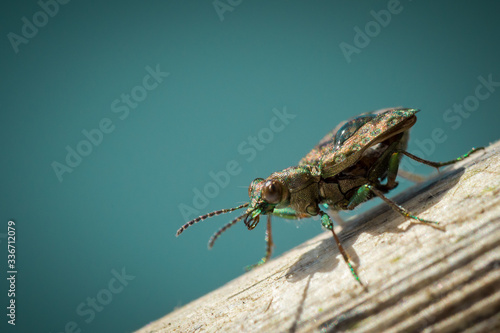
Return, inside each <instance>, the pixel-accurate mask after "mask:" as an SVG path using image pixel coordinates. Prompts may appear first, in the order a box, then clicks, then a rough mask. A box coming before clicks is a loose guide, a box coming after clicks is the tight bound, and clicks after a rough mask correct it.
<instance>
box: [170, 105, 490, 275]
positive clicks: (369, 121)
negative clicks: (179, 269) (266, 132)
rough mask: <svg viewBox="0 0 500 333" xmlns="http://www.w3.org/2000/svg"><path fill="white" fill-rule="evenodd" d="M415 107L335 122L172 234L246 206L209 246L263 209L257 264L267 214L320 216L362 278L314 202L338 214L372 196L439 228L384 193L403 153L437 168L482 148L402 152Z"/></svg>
mask: <svg viewBox="0 0 500 333" xmlns="http://www.w3.org/2000/svg"><path fill="white" fill-rule="evenodd" d="M418 111H419V110H418V109H406V108H392V109H384V110H379V111H374V112H368V113H364V114H361V115H359V116H357V117H355V118H352V119H350V120H348V121H345V122H342V123H340V124H339V125H338V126H337V127H336V128H335V129H333V130H332V131H331V132H330V133H328V134H327V135H326V136H325V137H324V138H323V139H322V140H321V141H320V142H319V144H318V145H317V146H316V147H314V149H313V150H311V151H310V152H309V154H307V155H306V156H305V157H304V158H303V159H302V160H300V162H299V165H298V166H294V167H289V168H286V169H285V170H282V171H278V172H275V173H273V174H271V175H270V176H269V177H267V179H263V178H257V179H255V180H254V181H253V182H252V183H251V184H250V187H249V189H248V195H249V197H250V200H249V202H248V203H245V204H243V205H240V206H238V207H234V208H229V209H222V210H218V211H215V212H211V213H208V214H206V215H203V216H200V217H197V218H195V219H194V220H191V221H189V222H187V223H186V224H184V225H183V226H182V227H181V228H180V229H179V230H178V231H177V236H179V235H180V234H181V233H182V232H183V231H184V230H186V229H187V228H188V227H189V226H191V225H193V224H195V223H197V222H199V221H202V220H204V219H206V218H209V217H212V216H215V215H219V214H224V213H229V212H232V211H234V210H237V209H241V208H245V207H246V211H245V213H243V214H242V215H240V216H238V217H237V218H235V219H234V220H232V221H231V222H229V223H228V224H226V225H225V226H223V227H222V228H221V229H220V230H219V231H217V232H216V233H215V234H214V235H213V236H212V237H211V238H210V241H209V243H208V246H209V248H211V247H212V246H213V244H214V242H215V240H216V239H217V238H218V237H219V236H220V235H221V234H222V233H223V232H224V231H226V230H227V229H228V228H229V227H231V226H232V225H234V224H235V223H237V222H238V221H241V220H243V221H244V223H245V225H246V226H247V228H248V229H249V230H252V229H254V228H255V227H256V226H257V224H258V223H259V219H260V216H261V215H267V232H266V241H267V251H266V255H265V257H264V258H262V259H261V260H260V262H259V263H258V264H257V265H260V264H263V263H265V262H266V261H267V260H268V259H269V258H270V257H271V252H272V248H273V245H274V244H273V240H272V235H271V215H274V216H279V217H283V218H288V219H301V218H306V217H312V216H320V217H321V223H322V225H323V226H324V227H325V228H326V229H329V230H331V231H332V234H333V238H334V239H335V242H336V243H337V246H338V248H339V251H340V253H341V254H342V256H343V257H344V260H345V262H346V263H347V265H348V266H349V269H350V271H351V273H352V275H353V276H354V278H355V279H356V280H357V281H358V282H359V283H360V284H362V283H361V280H360V279H359V276H358V274H357V273H356V270H355V269H354V267H353V265H352V264H351V259H350V258H349V256H348V255H347V253H346V252H345V250H344V248H343V247H342V244H341V243H340V240H339V238H338V237H337V235H336V234H335V231H334V228H333V222H332V220H331V218H330V216H329V215H328V214H327V213H326V212H325V211H323V210H322V209H321V208H320V206H322V207H324V208H325V209H328V210H329V211H330V214H332V215H334V216H338V214H337V213H336V212H337V211H340V210H351V209H354V208H355V207H356V206H358V205H359V204H361V203H362V202H364V201H366V200H369V199H371V198H372V197H374V196H378V197H380V198H381V199H382V200H384V201H385V202H386V203H387V204H389V206H391V207H392V208H393V209H394V210H395V211H397V212H398V213H400V214H401V215H403V216H405V217H409V218H411V219H412V220H414V221H416V222H418V223H423V224H427V225H429V226H432V227H434V228H437V229H440V230H444V228H442V227H440V226H439V223H438V222H435V221H428V220H424V219H422V218H419V217H417V216H415V215H414V214H412V213H411V212H409V211H408V210H406V209H405V208H403V207H401V206H400V205H398V204H397V203H395V202H394V201H392V200H390V199H388V198H387V197H386V196H385V195H384V193H387V192H388V191H390V190H392V189H394V188H395V187H396V186H397V185H398V183H397V182H396V176H397V175H398V167H399V163H400V161H401V158H402V157H403V155H406V156H407V157H409V158H411V159H414V160H416V161H418V162H421V163H424V164H427V165H429V166H432V167H435V168H439V167H442V166H445V165H449V164H453V163H456V162H458V161H461V160H462V159H464V158H466V157H468V156H470V155H471V154H472V153H474V152H476V151H478V150H480V149H484V148H482V147H480V148H472V150H470V151H469V152H468V153H467V154H465V155H463V156H461V157H459V158H457V159H454V160H451V161H448V162H431V161H427V160H424V159H422V158H419V157H417V156H415V155H412V154H410V153H408V152H407V151H406V148H407V144H408V138H409V130H410V128H411V127H412V126H413V125H414V124H415V122H416V121H417V117H416V116H415V114H416V113H417V112H418ZM382 182H384V183H382Z"/></svg>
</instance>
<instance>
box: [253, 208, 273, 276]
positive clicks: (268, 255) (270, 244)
mask: <svg viewBox="0 0 500 333" xmlns="http://www.w3.org/2000/svg"><path fill="white" fill-rule="evenodd" d="M266 244H267V247H266V256H265V257H263V258H262V259H260V260H259V262H258V263H256V264H254V265H250V266H247V267H246V270H247V271H249V270H251V269H252V268H255V267H257V266H260V265H263V264H265V263H266V262H267V261H268V260H269V259H270V258H271V255H272V254H273V248H274V242H273V234H272V228H271V215H267V229H266Z"/></svg>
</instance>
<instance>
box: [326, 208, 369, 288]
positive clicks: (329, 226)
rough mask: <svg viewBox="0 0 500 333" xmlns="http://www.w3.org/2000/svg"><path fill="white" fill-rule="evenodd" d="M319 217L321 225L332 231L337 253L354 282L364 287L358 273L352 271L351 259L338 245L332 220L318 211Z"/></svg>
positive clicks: (340, 245)
mask: <svg viewBox="0 0 500 333" xmlns="http://www.w3.org/2000/svg"><path fill="white" fill-rule="evenodd" d="M319 215H320V216H321V224H322V225H323V226H324V227H325V228H327V229H329V230H331V231H332V234H333V238H334V239H335V243H337V247H338V248H339V251H340V253H341V254H342V257H343V258H344V261H345V262H346V264H347V266H348V267H349V270H350V271H351V274H352V275H353V276H354V278H355V279H356V281H358V282H359V284H360V285H361V286H362V287H364V285H363V283H362V282H361V280H360V278H359V276H358V273H357V272H356V269H354V266H353V265H352V264H351V262H352V261H351V258H349V255H348V254H347V252H346V251H345V250H344V247H343V246H342V243H340V239H339V237H338V236H337V234H336V233H335V231H334V228H333V222H332V219H331V218H330V216H328V214H327V213H325V212H323V211H321V210H320V211H319Z"/></svg>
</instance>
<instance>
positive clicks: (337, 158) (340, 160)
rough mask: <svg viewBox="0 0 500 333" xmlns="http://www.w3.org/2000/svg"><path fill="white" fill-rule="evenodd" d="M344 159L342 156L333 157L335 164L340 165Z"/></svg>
mask: <svg viewBox="0 0 500 333" xmlns="http://www.w3.org/2000/svg"><path fill="white" fill-rule="evenodd" d="M345 159H346V157H345V155H344V154H340V155H339V156H337V157H335V163H342V162H344V161H345Z"/></svg>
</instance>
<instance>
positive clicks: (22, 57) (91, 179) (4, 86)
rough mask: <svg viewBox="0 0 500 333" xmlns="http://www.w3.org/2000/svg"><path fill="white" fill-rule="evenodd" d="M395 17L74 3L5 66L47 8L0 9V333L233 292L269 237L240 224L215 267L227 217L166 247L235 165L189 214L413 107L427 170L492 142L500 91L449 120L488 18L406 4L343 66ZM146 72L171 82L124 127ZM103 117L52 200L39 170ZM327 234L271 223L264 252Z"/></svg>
mask: <svg viewBox="0 0 500 333" xmlns="http://www.w3.org/2000/svg"><path fill="white" fill-rule="evenodd" d="M42 1H43V0H42ZM224 3H226V1H224ZM232 3H233V4H236V3H238V1H233V2H232ZM387 6H388V2H387V1H376V2H375V1H364V2H348V1H342V2H330V1H315V2H306V1H275V2H269V1H242V2H241V4H239V5H236V6H231V9H232V11H227V12H225V13H224V14H223V18H224V20H223V21H221V19H220V17H219V16H218V14H217V12H216V10H215V9H214V5H213V3H212V1H182V2H173V1H147V2H140V1H105V2H100V1H85V2H84V1H70V2H69V3H67V4H65V5H60V6H59V11H58V13H57V14H55V15H54V17H49V19H48V22H47V24H46V25H45V26H43V27H40V28H39V31H38V33H37V34H36V36H34V37H33V38H30V39H28V43H27V44H20V45H19V52H18V53H16V52H15V51H14V48H13V47H12V45H11V43H10V41H9V38H8V37H7V34H8V33H9V32H13V33H16V34H18V35H21V29H22V26H23V24H24V23H23V21H22V18H23V17H27V18H28V20H29V21H31V22H32V20H33V19H32V17H33V15H34V14H35V13H36V12H38V11H40V10H41V7H40V6H39V4H37V2H36V1H11V0H10V1H6V2H4V3H3V5H2V7H3V8H2V10H1V13H0V22H1V29H2V41H1V43H0V48H1V50H0V51H1V59H2V60H1V64H0V66H1V80H0V98H1V99H0V106H1V116H0V117H1V118H0V126H1V130H0V135H1V138H0V142H1V151H0V153H1V157H2V159H1V165H2V166H1V173H0V182H1V183H0V188H1V191H0V208H1V209H0V248H1V250H0V305H1V306H0V308H2V309H4V310H1V311H0V318H2V319H1V320H0V331H2V332H63V331H64V329H65V326H66V325H67V323H68V322H75V323H76V325H77V327H78V329H79V330H81V331H82V332H128V331H132V330H135V329H138V328H140V327H142V326H143V325H145V324H147V323H148V322H150V321H153V320H155V319H157V318H159V317H161V316H163V315H165V314H166V313H168V312H170V311H172V310H173V309H174V308H175V307H179V306H182V305H184V304H187V303H188V302H189V301H191V300H193V299H195V298H198V297H200V296H202V295H204V294H205V293H207V292H209V291H211V290H213V289H215V288H217V287H219V286H221V285H223V284H224V283H226V282H228V281H229V280H231V279H233V278H235V277H237V276H239V275H241V274H242V273H243V272H244V270H243V267H244V266H246V265H248V264H252V263H255V262H256V261H257V260H258V259H259V258H261V256H262V255H263V254H264V250H265V243H264V229H265V228H264V224H261V225H259V226H258V227H257V228H256V229H255V230H254V231H252V232H249V231H247V230H246V228H245V227H244V225H243V224H241V225H236V226H234V227H233V228H232V229H231V230H229V231H228V232H227V233H226V234H224V235H223V237H222V238H221V239H220V240H219V241H218V242H217V244H216V245H215V247H214V249H213V250H211V251H208V250H207V247H206V244H207V241H208V238H209V237H210V236H211V234H212V233H213V232H214V231H216V230H217V229H218V228H219V227H220V226H222V225H223V224H225V223H226V222H227V221H229V220H230V219H231V218H232V217H233V216H235V215H234V214H232V215H230V216H228V215H226V216H219V217H216V218H213V219H210V220H206V221H204V222H203V223H199V224H197V225H196V226H194V227H192V228H191V229H189V230H187V231H186V232H185V233H184V234H183V235H182V236H181V237H179V238H176V237H175V232H176V230H177V229H178V228H179V227H180V226H181V225H182V224H183V223H184V222H186V219H185V218H184V216H183V215H182V214H181V211H180V208H179V207H180V205H182V204H185V205H190V206H193V202H192V201H193V197H194V192H193V190H194V189H199V190H203V187H204V186H205V185H206V184H207V183H210V182H212V179H211V177H210V175H209V172H210V171H213V172H218V171H220V170H223V169H225V168H226V164H227V163H228V161H231V160H236V161H237V162H238V163H239V166H240V168H241V171H240V172H239V173H238V174H237V175H235V176H231V178H230V183H229V184H228V185H227V186H226V187H224V188H221V189H220V190H219V191H218V194H217V195H216V196H215V197H214V198H211V199H209V202H208V204H206V205H205V207H202V208H200V209H198V210H199V213H200V214H201V213H206V212H209V211H213V210H217V209H220V208H229V207H233V206H236V205H238V204H240V203H242V202H245V200H246V199H247V198H248V197H247V187H248V185H249V184H250V182H251V181H252V180H253V179H254V178H256V177H267V176H268V175H269V174H270V173H272V172H274V171H277V170H281V169H283V168H285V167H288V166H291V165H295V164H296V163H297V161H298V160H299V159H300V158H301V157H302V156H303V155H305V154H306V153H307V152H308V151H309V150H310V149H311V148H312V147H313V146H314V145H315V144H316V143H317V142H318V141H319V139H320V138H321V137H322V136H323V135H324V134H326V133H327V132H328V131H329V130H331V129H332V128H333V127H334V126H335V125H336V124H337V123H339V122H340V121H342V120H344V119H346V118H349V117H352V116H354V115H356V114H359V113H362V112H365V111H369V110H374V109H379V108H384V107H390V106H398V105H402V106H407V107H417V108H420V109H422V112H421V113H419V120H418V122H417V124H416V125H415V127H414V128H413V130H412V140H414V141H412V142H411V144H410V151H413V152H417V151H418V150H420V151H421V152H422V149H421V147H419V146H418V145H417V144H416V142H417V141H415V140H420V141H419V142H425V140H427V142H428V140H429V139H428V138H430V137H431V135H432V134H431V133H432V131H433V130H434V129H436V128H441V129H442V130H443V132H444V134H445V135H446V138H447V139H446V140H444V142H441V143H436V145H435V149H431V151H430V152H429V153H428V154H423V157H426V158H428V159H431V160H437V161H441V160H448V159H452V158H455V157H457V156H458V155H461V154H463V153H465V152H466V151H467V150H468V149H469V148H470V147H472V146H480V145H488V144H489V143H490V142H492V141H495V140H497V139H499V131H498V124H499V121H500V117H499V106H500V89H498V88H497V89H498V90H497V91H494V92H493V93H491V95H490V96H489V97H488V98H487V99H485V100H482V101H480V103H479V106H478V108H477V109H476V110H475V111H473V112H470V115H468V118H466V119H465V118H463V117H460V118H458V119H462V120H463V121H462V122H461V124H460V125H459V126H458V128H456V129H454V128H452V125H457V124H458V123H455V120H454V121H446V120H445V119H444V118H443V116H444V115H446V114H447V113H446V110H447V109H449V108H452V106H453V104H455V103H457V104H461V103H463V102H464V99H465V98H466V97H467V96H470V95H474V93H475V89H476V87H477V85H478V84H479V81H478V79H477V78H478V77H479V76H483V77H484V78H488V75H492V79H493V81H495V82H500V68H499V61H498V59H500V46H499V43H498V41H499V40H500V26H499V25H498V13H499V12H500V8H499V7H500V5H499V4H498V2H495V1H482V2H478V3H474V4H473V3H472V2H467V1H440V2H432V1H401V2H400V7H398V8H402V11H401V12H400V13H399V14H396V15H392V17H391V21H390V22H389V24H387V26H386V27H381V29H380V32H379V33H378V34H377V35H376V36H374V37H372V38H370V42H369V44H368V45H367V46H366V47H364V48H360V52H359V53H355V54H352V56H351V62H348V61H347V60H346V58H345V57H344V55H343V53H342V50H341V48H340V47H339V45H340V43H342V42H345V43H349V44H351V45H355V44H354V38H355V35H356V32H355V30H354V28H355V27H356V26H357V27H359V28H360V29H361V30H364V28H365V25H366V24H367V23H369V22H370V21H373V20H374V18H373V16H372V15H371V14H370V11H372V10H374V11H376V12H378V11H380V10H386V9H387ZM157 65H159V68H160V69H161V71H164V72H169V73H170V75H169V76H168V77H166V78H165V79H164V81H163V82H162V83H160V84H159V85H158V87H156V88H155V89H153V90H151V91H149V92H148V94H147V97H146V98H145V99H144V100H143V101H141V102H140V103H138V105H137V107H136V108H135V109H130V114H129V116H128V117H127V118H125V119H123V120H122V119H120V117H119V116H120V115H122V113H121V112H120V113H114V112H113V111H112V108H111V104H112V103H113V101H114V100H115V99H119V98H120V96H121V95H122V94H130V92H131V90H132V89H133V88H134V87H136V86H138V85H142V82H143V78H144V77H145V75H146V74H147V71H146V69H145V68H146V67H147V66H150V67H151V68H155V67H156V66H157ZM151 82H152V81H151ZM482 92H486V90H484V89H483V90H482ZM120 105H121V106H124V105H125V104H123V103H122V104H120ZM283 107H286V109H287V112H288V113H289V114H292V115H295V116H296V117H295V118H294V119H291V120H290V123H289V124H288V125H286V126H285V128H284V129H283V131H281V132H279V133H275V134H274V137H273V139H272V140H271V141H270V142H269V143H267V144H265V145H264V147H263V149H262V150H261V151H257V153H256V156H255V158H254V159H253V160H252V161H250V162H249V161H247V158H248V157H249V155H245V154H241V153H240V152H239V151H238V146H239V145H240V144H241V143H243V142H244V141H248V137H249V136H256V135H258V133H259V132H260V131H261V130H262V129H263V128H266V127H269V122H270V120H271V118H272V117H273V116H274V113H273V112H272V110H273V108H277V109H278V110H282V109H283ZM455 117H456V115H455ZM104 118H109V119H110V121H111V122H112V125H113V126H115V127H114V131H113V132H111V133H108V134H104V136H103V139H102V142H101V143H100V144H99V145H98V146H94V147H93V149H92V152H91V153H90V154H89V155H88V156H86V157H83V159H82V162H81V164H80V165H79V166H77V167H75V168H74V170H73V172H72V173H65V174H64V175H63V176H62V177H63V181H62V182H60V181H59V180H58V178H57V177H56V174H55V172H54V170H53V168H52V166H51V163H53V162H54V161H58V162H60V163H65V162H64V160H65V157H66V154H67V152H66V149H65V147H66V146H70V147H72V148H73V149H75V147H76V146H77V144H78V142H80V141H81V140H84V139H85V137H84V136H83V134H82V130H89V131H90V130H91V129H94V128H97V127H98V126H99V122H100V121H101V120H102V119H104ZM455 119H457V118H455ZM420 156H422V155H420ZM415 170H416V171H418V172H421V173H427V174H430V173H431V172H432V170H430V168H428V167H425V166H421V167H418V168H416V169H415ZM405 184H406V182H403V185H405ZM406 185H407V184H406ZM403 187H404V186H403ZM377 203H378V201H377V202H375V204H377ZM346 216H349V215H346ZM194 217H196V216H195V215H194V214H193V215H192V216H191V218H194ZM9 219H13V220H15V222H16V232H17V234H16V236H17V238H16V247H17V250H16V251H17V252H16V259H17V270H18V275H17V281H16V282H17V284H16V304H17V308H16V310H17V312H16V313H17V317H16V326H15V327H12V326H10V325H7V323H6V321H7V318H6V316H5V313H4V311H5V312H6V310H5V307H6V306H7V304H8V303H7V302H8V298H7V296H6V294H7V289H8V285H7V282H6V279H5V274H6V273H5V272H6V271H7V262H6V261H7V252H6V233H7V221H8V220H9ZM297 228H299V230H297ZM320 232H321V228H320V225H319V223H318V222H309V221H308V220H301V221H299V222H284V221H283V220H278V219H277V220H276V223H274V237H275V242H276V244H277V246H276V251H275V253H276V254H280V253H282V252H284V251H286V250H288V249H290V248H292V247H293V246H295V245H298V244H300V243H301V242H303V241H305V240H306V239H309V238H311V237H313V236H314V235H317V234H318V233H320ZM123 268H124V269H125V271H126V273H127V274H128V275H131V276H134V277H135V278H134V279H133V280H131V281H129V282H128V285H127V286H125V287H124V288H123V290H122V291H121V292H120V293H117V294H113V298H112V300H111V301H109V304H107V305H105V306H104V307H103V309H102V310H101V311H100V312H96V313H95V318H93V319H92V320H90V322H89V323H87V322H86V321H85V320H86V319H88V318H89V317H88V316H87V315H85V316H81V315H79V314H78V313H77V312H76V309H77V307H78V306H79V304H81V303H82V302H84V303H85V302H87V298H88V297H94V298H95V297H96V295H98V294H99V292H101V291H102V290H103V289H104V290H105V289H107V288H109V287H108V284H109V283H110V281H111V279H112V278H113V274H112V273H111V272H112V270H116V271H119V272H120V271H121V270H122V269H123ZM104 293H105V292H104ZM102 295H104V294H103V293H101V296H102Z"/></svg>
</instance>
